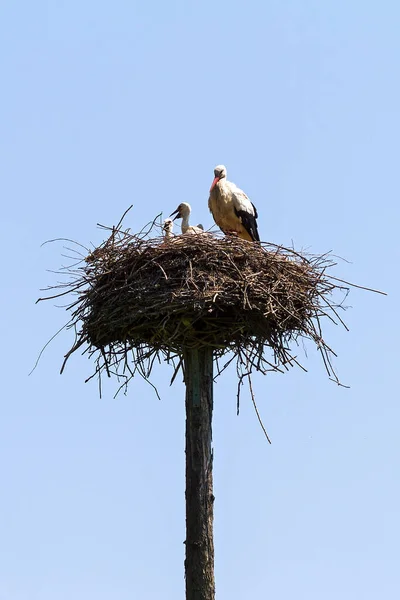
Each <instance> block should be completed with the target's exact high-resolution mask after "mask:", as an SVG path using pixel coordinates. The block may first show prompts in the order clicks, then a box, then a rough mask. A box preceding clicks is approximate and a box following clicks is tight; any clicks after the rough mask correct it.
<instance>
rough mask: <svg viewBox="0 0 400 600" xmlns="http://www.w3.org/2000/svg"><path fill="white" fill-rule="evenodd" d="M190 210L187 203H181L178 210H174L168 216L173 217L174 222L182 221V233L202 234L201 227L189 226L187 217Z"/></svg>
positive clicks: (202, 228)
mask: <svg viewBox="0 0 400 600" xmlns="http://www.w3.org/2000/svg"><path fill="white" fill-rule="evenodd" d="M191 210H192V208H191V206H190V204H188V203H187V202H181V203H180V205H179V206H178V208H177V209H176V210H174V212H173V213H171V214H170V215H169V216H170V217H172V216H173V215H175V217H174V218H173V220H174V221H175V219H182V224H181V230H182V233H189V234H193V233H204V227H203V225H200V224H199V225H189V216H190V213H191Z"/></svg>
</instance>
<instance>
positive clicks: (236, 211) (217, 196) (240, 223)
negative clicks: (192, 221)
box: [208, 165, 260, 242]
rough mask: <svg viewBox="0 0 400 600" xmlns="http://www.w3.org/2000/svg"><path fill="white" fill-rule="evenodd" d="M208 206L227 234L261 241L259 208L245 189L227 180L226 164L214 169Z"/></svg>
mask: <svg viewBox="0 0 400 600" xmlns="http://www.w3.org/2000/svg"><path fill="white" fill-rule="evenodd" d="M208 208H209V209H210V212H211V213H212V216H213V217H214V221H215V222H216V224H217V225H218V227H219V228H220V229H221V231H223V233H225V235H227V234H229V233H236V234H237V235H238V236H239V237H240V238H242V239H243V240H247V241H249V242H254V241H257V242H259V241H260V236H259V234H258V227H257V217H258V214H257V209H256V207H255V206H254V204H253V203H252V202H251V201H250V199H249V198H248V197H247V196H246V194H245V193H244V192H243V190H241V189H240V188H238V187H237V186H236V185H235V184H234V183H232V182H231V181H227V179H226V167H224V165H218V166H217V167H215V169H214V180H213V182H212V185H211V188H210V197H209V199H208Z"/></svg>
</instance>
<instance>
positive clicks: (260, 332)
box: [50, 222, 350, 382]
mask: <svg viewBox="0 0 400 600" xmlns="http://www.w3.org/2000/svg"><path fill="white" fill-rule="evenodd" d="M103 229H105V230H106V231H107V232H108V234H109V237H108V238H107V239H106V241H105V242H104V243H103V244H101V246H99V247H98V248H96V249H95V250H94V251H93V252H91V253H90V254H89V255H88V256H86V257H85V260H84V261H82V264H83V266H79V267H78V268H76V267H74V268H72V267H71V268H68V269H67V272H68V273H69V274H70V275H72V279H70V281H69V282H68V283H67V284H63V285H62V286H60V287H61V288H62V290H61V291H59V293H57V294H56V295H55V296H54V295H52V296H50V297H52V298H54V297H57V296H60V295H65V294H67V293H69V292H74V293H76V294H77V295H78V297H77V298H74V301H73V302H72V303H71V304H70V305H69V306H68V307H67V309H68V310H69V311H70V312H71V321H70V322H69V324H68V326H69V327H74V328H75V331H76V339H75V343H74V344H73V346H72V348H71V349H70V351H69V352H68V353H67V354H66V357H65V361H64V364H63V368H64V365H65V362H66V360H67V359H68V358H69V356H70V355H71V354H72V353H73V352H75V351H76V350H77V349H78V348H80V347H82V346H83V345H85V346H86V350H85V351H89V354H90V355H94V357H95V358H96V361H97V362H96V370H95V373H94V374H99V375H100V374H101V372H102V371H103V370H106V371H107V374H108V375H110V374H111V373H114V374H117V375H122V376H123V377H124V378H125V382H126V381H128V380H129V379H130V378H131V377H132V376H133V375H134V374H135V372H136V371H139V372H140V374H141V375H143V376H144V377H145V378H148V377H149V374H150V372H151V368H152V366H153V363H154V360H155V359H159V360H160V359H166V360H167V361H169V360H172V361H173V360H174V359H176V358H178V359H179V360H178V361H177V363H175V374H174V377H175V375H176V372H177V370H178V369H179V366H180V364H181V362H182V356H183V354H184V352H185V350H188V349H191V348H200V347H202V346H208V347H212V348H214V356H215V358H216V359H217V369H218V372H220V370H221V369H220V367H219V363H218V359H220V358H221V357H222V356H224V355H225V354H229V353H231V354H230V357H229V358H228V362H227V363H226V364H225V365H224V366H223V367H222V370H223V368H224V367H225V366H226V365H227V364H229V363H230V362H231V361H232V360H234V359H235V358H236V359H237V370H238V374H239V377H241V378H243V376H245V375H247V374H248V373H249V372H251V371H252V369H256V370H258V371H261V372H263V373H265V372H266V371H268V370H271V369H272V370H281V368H282V367H284V368H288V366H290V365H293V364H294V363H296V364H299V363H298V361H297V358H296V357H295V356H294V355H293V354H292V353H291V350H290V348H291V345H292V343H293V342H294V341H297V340H298V338H299V337H301V338H308V339H311V340H312V341H313V342H314V343H315V344H316V345H317V348H318V349H319V351H320V353H321V355H322V358H323V362H324V364H325V367H326V369H327V371H328V374H329V376H330V377H332V378H334V380H335V381H337V382H338V379H337V377H336V375H335V372H334V369H333V368H332V364H331V356H332V354H334V352H333V350H331V348H329V346H328V345H327V344H326V342H325V340H324V338H323V335H322V329H321V318H322V317H328V318H329V319H330V320H331V321H334V322H336V323H341V324H342V325H344V327H346V326H345V324H344V323H343V321H342V319H341V317H340V316H339V314H338V310H339V309H343V308H344V307H343V300H344V298H345V297H346V295H347V292H348V286H347V282H343V281H342V280H339V279H337V278H335V277H332V276H330V275H328V274H327V269H328V268H329V267H332V266H333V265H334V264H336V263H335V262H334V261H333V260H332V258H330V257H329V255H320V256H315V255H314V256H310V255H307V256H306V255H304V254H300V253H298V252H295V251H294V250H293V249H290V248H283V247H281V246H277V245H274V244H269V243H261V244H257V243H252V242H246V241H243V240H241V239H238V238H236V237H222V238H221V237H217V236H215V235H211V234H200V235H180V236H176V237H173V238H171V239H164V238H163V237H162V236H160V235H159V234H160V226H159V225H156V224H155V222H153V223H152V224H151V225H150V227H149V228H148V230H147V231H142V232H140V233H139V234H132V233H130V231H129V230H124V229H122V228H121V222H120V224H119V225H118V226H117V227H113V228H107V227H103ZM349 285H350V284H349ZM64 288H66V290H65V289H64ZM334 292H340V297H341V298H340V302H338V301H337V300H335V299H334V297H332V296H334ZM174 377H173V378H174Z"/></svg>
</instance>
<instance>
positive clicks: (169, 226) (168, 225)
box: [162, 219, 174, 241]
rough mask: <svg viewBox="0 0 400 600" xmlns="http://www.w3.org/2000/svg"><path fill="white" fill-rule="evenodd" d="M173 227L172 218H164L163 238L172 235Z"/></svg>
mask: <svg viewBox="0 0 400 600" xmlns="http://www.w3.org/2000/svg"><path fill="white" fill-rule="evenodd" d="M173 228H174V222H173V220H172V219H165V221H164V223H163V226H162V229H163V236H164V240H165V241H167V240H170V239H171V238H173V237H174V234H173V233H172V230H173Z"/></svg>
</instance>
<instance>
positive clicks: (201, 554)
mask: <svg viewBox="0 0 400 600" xmlns="http://www.w3.org/2000/svg"><path fill="white" fill-rule="evenodd" d="M184 378H185V385H186V560H185V578H186V599H187V600H214V598H215V582H214V540H213V517H214V507H213V504H214V496H213V473H212V468H213V451H212V447H211V444H212V412H213V351H212V348H208V347H206V346H205V347H203V348H201V349H195V350H186V351H185V353H184Z"/></svg>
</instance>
